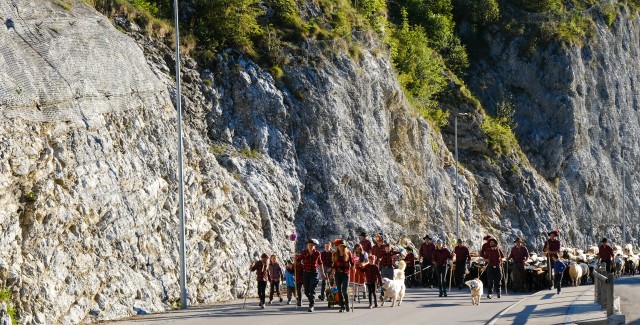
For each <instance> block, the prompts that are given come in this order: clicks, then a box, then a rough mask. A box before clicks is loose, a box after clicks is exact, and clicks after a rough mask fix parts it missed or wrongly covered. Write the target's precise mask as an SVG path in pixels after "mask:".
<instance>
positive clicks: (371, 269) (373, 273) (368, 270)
mask: <svg viewBox="0 0 640 325" xmlns="http://www.w3.org/2000/svg"><path fill="white" fill-rule="evenodd" d="M364 273H365V275H366V283H367V291H368V292H369V309H371V297H373V302H374V303H375V307H376V308H377V307H378V296H376V283H377V284H378V286H382V277H381V276H380V269H379V268H378V265H376V256H375V255H369V264H367V265H365V266H364Z"/></svg>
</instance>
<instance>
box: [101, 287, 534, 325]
mask: <svg viewBox="0 0 640 325" xmlns="http://www.w3.org/2000/svg"><path fill="white" fill-rule="evenodd" d="M527 296H528V295H503V296H502V298H501V299H497V298H496V297H495V295H494V298H493V299H491V300H489V299H487V298H486V295H485V296H483V298H482V301H481V304H480V306H473V305H471V298H470V296H469V290H463V291H458V290H456V289H454V290H453V292H451V293H450V294H449V297H447V298H439V297H438V292H437V290H436V289H423V288H412V289H407V295H406V297H405V299H404V303H403V305H402V306H400V307H398V306H396V307H393V308H392V307H390V303H385V306H384V307H378V308H374V309H367V307H368V305H369V304H368V301H367V302H365V301H364V300H363V301H362V302H361V303H356V304H355V307H356V308H355V312H351V313H339V312H338V308H336V307H333V308H331V309H329V308H328V307H327V304H326V302H318V303H316V311H315V312H313V313H309V312H307V307H306V306H305V305H304V304H305V302H306V298H303V300H302V302H303V307H299V308H298V309H296V307H295V306H293V305H287V304H286V300H285V303H274V304H273V305H269V304H267V306H266V309H264V310H261V309H259V308H258V302H257V300H255V299H254V300H251V301H247V306H246V308H245V309H242V301H234V302H232V303H226V304H216V305H211V306H198V307H193V308H190V309H188V310H186V311H184V310H177V311H171V312H167V313H163V314H153V315H145V316H137V317H134V318H131V319H128V320H123V321H118V322H113V323H114V324H119V325H140V324H185V325H199V324H214V323H215V324H225V325H233V324H243V325H245V324H252V323H255V324H258V323H259V324H260V325H269V324H286V325H292V324H295V325H314V324H318V325H320V324H321V325H327V324H425V323H427V322H438V323H440V324H462V323H467V324H468V323H471V324H485V323H486V322H487V321H489V320H490V319H491V318H492V317H494V316H495V315H496V314H498V313H499V312H501V311H502V310H504V309H505V308H507V307H508V306H510V305H511V304H513V303H515V302H516V301H518V300H521V299H523V298H525V297H527Z"/></svg>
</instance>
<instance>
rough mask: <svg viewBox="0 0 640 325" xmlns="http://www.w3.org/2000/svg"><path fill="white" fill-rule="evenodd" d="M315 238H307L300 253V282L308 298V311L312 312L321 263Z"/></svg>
mask: <svg viewBox="0 0 640 325" xmlns="http://www.w3.org/2000/svg"><path fill="white" fill-rule="evenodd" d="M318 244H319V242H318V240H317V239H309V240H308V241H307V249H306V250H304V251H303V252H302V253H300V259H301V260H302V269H303V274H302V282H303V285H304V294H305V296H307V299H309V312H310V313H311V312H313V309H314V306H315V294H316V286H317V285H318V266H321V265H322V258H321V257H320V252H318V251H317V250H316V245H318Z"/></svg>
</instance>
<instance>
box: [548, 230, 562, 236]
mask: <svg viewBox="0 0 640 325" xmlns="http://www.w3.org/2000/svg"><path fill="white" fill-rule="evenodd" d="M548 235H549V236H551V235H555V236H559V233H558V231H557V230H554V231H551V232H549V234H548Z"/></svg>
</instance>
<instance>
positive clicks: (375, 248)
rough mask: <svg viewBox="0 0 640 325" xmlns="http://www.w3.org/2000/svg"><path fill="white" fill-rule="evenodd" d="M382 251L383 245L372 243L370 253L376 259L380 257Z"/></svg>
mask: <svg viewBox="0 0 640 325" xmlns="http://www.w3.org/2000/svg"><path fill="white" fill-rule="evenodd" d="M382 253H384V246H378V245H374V246H373V247H371V255H373V256H375V257H377V259H376V261H379V260H380V257H382Z"/></svg>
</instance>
